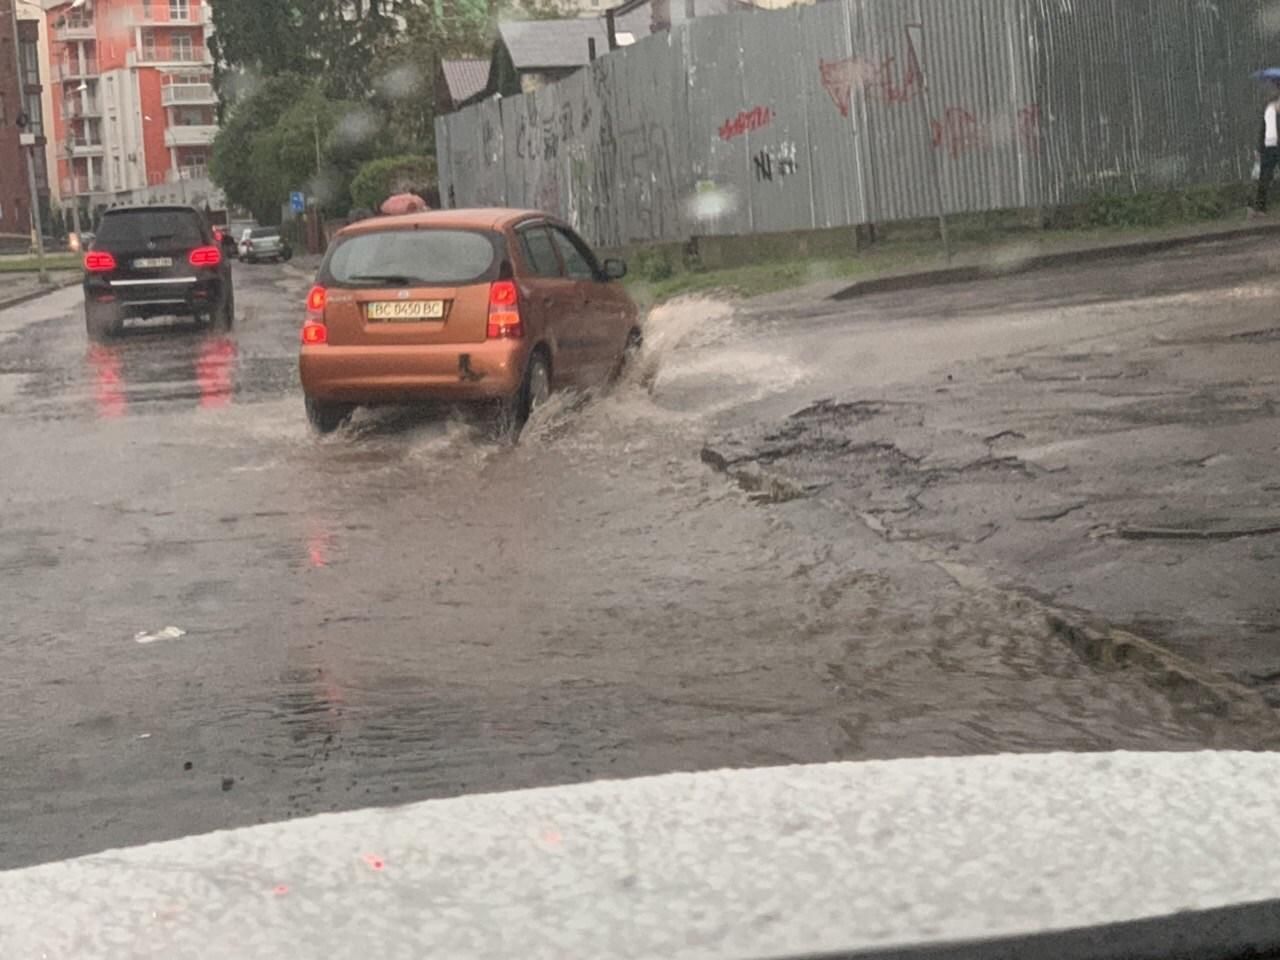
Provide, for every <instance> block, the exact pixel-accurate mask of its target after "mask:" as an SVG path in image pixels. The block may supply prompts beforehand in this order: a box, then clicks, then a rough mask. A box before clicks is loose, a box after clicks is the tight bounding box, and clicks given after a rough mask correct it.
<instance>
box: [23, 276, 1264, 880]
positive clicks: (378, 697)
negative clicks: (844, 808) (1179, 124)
mask: <svg viewBox="0 0 1280 960" xmlns="http://www.w3.org/2000/svg"><path fill="white" fill-rule="evenodd" d="M308 284H309V277H308V276H307V275H306V274H305V273H304V272H303V271H302V270H300V269H297V268H296V267H288V266H286V267H284V268H276V267H266V266H263V267H237V301H238V303H239V309H240V317H239V319H238V323H237V326H236V329H235V330H234V331H233V332H232V333H231V334H230V335H227V336H207V335H205V334H202V333H200V332H198V331H194V330H184V329H178V330H167V329H157V330H142V331H134V332H131V333H129V334H128V335H127V336H125V337H123V338H122V339H120V340H119V341H117V342H115V343H112V344H111V345H110V346H106V347H93V346H90V345H89V344H88V343H87V341H86V338H85V333H84V326H83V322H82V320H81V317H80V314H79V293H78V291H76V290H70V291H65V292H63V293H60V294H55V295H53V296H51V297H49V298H46V299H45V300H42V301H39V302H37V303H34V304H30V305H28V306H26V307H23V308H19V309H18V310H16V311H9V312H6V313H3V314H0V461H3V463H4V484H3V496H2V497H0V523H2V524H3V530H4V534H3V539H2V540H0V618H2V619H3V622H4V623H6V624H7V625H8V630H7V631H6V636H5V639H4V640H3V641H0V770H2V771H3V782H2V785H0V822H2V823H3V824H4V827H3V828H2V830H0V868H7V867H15V866H20V865H25V864H30V863H36V862H41V861H47V860H53V859H59V858H63V857H67V856H72V855H77V854H83V853H89V852H92V851H98V850H103V849H107V848H110V847H115V846H121V845H126V844H136V843H141V842H146V841H151V840H160V839H167V838H172V837H177V836H183V835H187V834H192V833H200V832H205V831H209V830H213V829H218V828H222V827H231V826H239V825H244V824H251V823H256V822H265V821H274V820H279V819H284V818H288V817H294V816H300V815H306V814H312V813H318V812H323V811H329V810H339V809H348V808H352V807H360V806H366V805H370V804H394V803H400V802H408V801H413V800H420V799H426V798H430V797H440V796H452V795H459V794H466V793H473V792H479V791H495V790H506V789H513V788H520V787H529V786H536V785H543V784H552V783H565V782H573V781H580V780H587V779H595V778H601V777H622V776H634V775H639V774H647V773H657V772H665V771H672V770H688V769H702V768H713V767H721V766H748V765H764V764H788V763H801V762H813V761H824V760H834V759H866V758H886V757H901V756H919V755H927V754H958V753H979V752H981V753H987V752H997V751H1006V750H1017V751H1021V750H1047V749H1070V750H1088V749H1106V748H1118V747H1135V748H1136V747H1146V748H1164V747H1169V748H1181V747H1190V746H1202V745H1213V746H1249V745H1252V744H1254V743H1256V742H1257V736H1258V733H1257V731H1256V730H1251V729H1246V728H1243V727H1240V726H1238V725H1235V726H1233V725H1232V724H1230V723H1229V722H1227V721H1226V720H1225V719H1223V718H1216V717H1213V716H1209V715H1206V714H1203V713H1201V712H1198V711H1195V710H1190V709H1187V708H1186V707H1183V706H1179V705H1178V704H1177V703H1176V702H1174V701H1171V700H1169V699H1168V698H1167V697H1166V696H1165V695H1164V694H1163V693H1162V692H1160V691H1159V690H1157V689H1155V688H1154V687H1151V686H1149V685H1147V684H1145V683H1143V682H1142V681H1141V679H1140V678H1136V677H1133V676H1129V675H1121V674H1116V673H1107V672H1101V671H1098V670H1096V669H1094V668H1093V667H1091V666H1089V665H1087V664H1085V663H1084V662H1082V661H1081V660H1079V659H1078V658H1077V657H1076V655H1075V654H1074V653H1072V652H1071V651H1070V650H1069V649H1068V648H1067V647H1066V646H1065V645H1064V644H1063V643H1062V642H1061V641H1060V640H1059V639H1057V638H1056V637H1054V636H1053V635H1052V634H1051V632H1050V631H1049V630H1048V629H1047V627H1046V624H1045V616H1044V611H1043V609H1042V608H1041V607H1039V606H1038V605H1037V604H1035V603H1033V602H1031V601H1029V600H1027V599H1025V598H1022V597H1019V596H1017V595H1015V594H1010V593H1007V592H1003V591H999V590H995V589H988V588H986V587H984V586H982V585H980V584H973V583H966V584H964V585H962V584H961V583H959V582H957V580H956V579H955V578H954V577H953V576H950V575H948V573H947V572H946V571H945V570H944V569H943V568H942V567H940V566H938V565H937V564H933V563H927V562H924V561H922V560H921V558H920V557H919V556H918V555H916V554H914V553H912V552H910V551H906V550H903V549H901V547H900V545H897V544H893V543H889V542H886V541H885V540H883V539H882V538H881V537H880V536H879V535H878V534H877V533H876V532H875V531H874V530H872V529H871V528H869V527H867V526H866V525H865V524H864V523H862V522H861V521H859V520H858V518H857V517H856V515H854V514H852V513H850V512H848V511H842V510H837V509H834V508H833V507H832V506H831V505H829V504H826V503H823V502H821V501H820V500H811V499H802V500H797V501H793V502H787V503H764V502H760V499H761V498H759V497H753V496H752V494H751V493H750V492H749V491H744V490H743V489H741V488H740V487H739V486H738V485H737V484H735V483H733V482H732V481H730V480H729V479H727V478H726V477H724V476H723V475H721V474H719V473H717V472H714V471H712V470H710V469H708V468H707V466H706V465H704V464H703V463H702V462H701V459H700V453H701V450H702V448H703V445H704V443H705V441H706V439H707V437H708V436H709V435H711V434H714V433H717V432H722V431H725V430H729V429H734V428H741V427H744V426H747V425H749V424H753V423H756V422H758V421H760V420H761V419H762V418H764V417H766V416H769V415H772V413H773V412H775V411H783V410H786V411H794V410H797V409H799V408H800V407H803V406H805V405H806V404H807V403H809V402H811V401H812V400H814V399H816V398H817V397H820V396H824V395H826V394H825V391H826V390H827V389H828V388H829V387H830V386H831V385H832V384H833V383H837V382H839V381H840V380H841V378H845V379H850V378H853V377H855V376H864V375H865V377H866V378H867V379H869V380H870V379H874V378H875V377H876V376H877V374H876V372H875V370H874V369H873V367H872V365H868V366H866V367H865V368H864V369H863V370H862V372H858V369H857V367H856V366H854V365H852V364H850V363H849V361H848V355H846V354H841V353H840V352H839V351H838V350H836V351H834V352H832V351H827V352H825V353H824V351H821V350H820V349H817V346H818V344H817V341H815V340H813V339H812V338H806V335H805V333H804V332H803V331H800V330H796V329H794V328H790V327H788V326H787V325H786V324H784V323H782V322H780V321H776V320H774V319H771V318H770V317H769V316H767V315H749V314H738V313H736V312H734V311H732V310H730V309H729V308H728V307H726V306H724V305H722V304H717V303H711V302H696V303H688V304H683V305H679V306H675V307H667V308H663V309H661V310H659V311H658V312H656V313H655V314H654V315H653V316H652V317H651V318H650V321H649V327H648V332H647V354H646V356H645V357H644V358H643V360H642V363H641V365H640V369H638V370H637V371H635V372H634V373H633V374H632V376H631V377H630V378H629V379H628V380H627V381H626V382H624V383H622V384H620V385H619V386H618V387H616V388H615V389H613V390H612V391H610V392H608V393H606V394H604V395H601V396H596V397H582V396H557V397H556V398H555V399H554V400H553V402H552V403H551V404H549V405H548V406H547V407H546V408H544V409H543V410H541V411H539V413H538V414H537V416H536V417H535V419H534V421H533V422H532V423H531V424H530V427H529V429H528V430H527V431H526V433H525V435H524V436H523V437H522V439H521V441H520V443H519V444H517V445H515V446H514V447H513V446H509V445H505V444H502V443H499V442H496V441H495V440H494V439H493V438H492V437H491V436H490V435H489V433H488V431H487V429H486V426H485V424H484V423H483V422H482V421H479V420H477V419H475V418H474V417H469V416H467V415H465V414H461V413H457V412H440V411H377V412H373V413H370V412H361V413H360V414H358V415H357V417H356V419H355V421H354V422H353V423H352V424H351V425H350V426H349V427H348V428H346V429H344V430H342V431H340V432H339V433H338V434H336V435H334V436H331V437H327V438H324V439H316V438H314V437H312V436H311V435H310V434H309V433H308V431H307V429H306V424H305V418H304V416H303V412H302V402H301V397H300V394H299V390H298V386H297V378H296V369H295V367H296V348H295V343H296V336H297V333H296V331H297V326H298V323H299V309H298V307H299V305H300V304H301V302H302V299H303V296H304V294H305V291H306V288H307V286H308ZM1051 328H1052V324H1051V323H1050V322H1049V321H1047V320H1046V321H1045V327H1044V329H1045V330H1050V329H1051ZM1023 334H1025V335H1027V336H1029V335H1030V334H1029V333H1027V331H1023ZM1048 335H1049V334H1046V336H1048ZM1002 336H1003V335H1002V334H1001V332H1000V331H999V330H998V329H992V330H991V331H989V332H988V334H986V335H985V339H983V338H982V337H978V336H976V335H974V336H973V337H971V338H970V339H969V340H968V341H967V342H966V344H965V346H964V348H963V349H966V350H977V351H982V350H991V351H995V352H998V351H999V349H1001V348H1000V345H999V342H1000V340H1001V339H1002ZM954 356H955V351H954V350H953V351H949V352H947V353H940V354H938V355H936V356H935V357H933V358H932V359H931V358H930V357H929V356H928V355H927V354H924V355H922V354H919V353H917V354H916V355H915V356H914V357H913V358H912V360H911V362H909V363H904V362H903V361H901V360H897V361H894V362H892V363H890V364H889V365H888V372H885V373H883V374H882V379H885V380H886V381H892V380H893V379H894V378H897V377H906V376H910V375H913V373H912V370H911V369H909V368H910V367H911V366H912V364H914V366H915V367H916V368H918V369H919V370H929V369H932V368H934V367H937V366H940V365H944V364H945V363H948V362H950V361H951V360H952V359H953V358H954ZM170 626H172V627H176V628H178V630H179V631H180V632H181V635H180V636H179V635H176V634H177V632H178V631H174V632H173V634H172V635H170V636H168V637H160V638H158V639H155V640H154V642H145V643H140V642H138V641H137V640H136V639H135V638H136V637H138V636H139V635H140V634H144V635H147V636H146V639H148V640H151V639H152V638H153V637H155V635H156V634H157V633H158V632H160V631H163V630H164V629H165V628H167V627H170Z"/></svg>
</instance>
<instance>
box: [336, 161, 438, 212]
mask: <svg viewBox="0 0 1280 960" xmlns="http://www.w3.org/2000/svg"><path fill="white" fill-rule="evenodd" d="M435 183H436V161H435V158H434V157H424V156H412V155H407V156H401V157H383V158H382V159H380V160H371V161H370V162H369V163H366V164H365V165H364V166H362V167H361V168H360V171H359V172H358V173H357V174H356V176H355V179H353V180H352V181H351V204H352V206H356V207H366V208H368V209H370V210H376V209H377V208H378V206H379V205H380V204H381V203H382V201H384V200H386V199H387V197H389V196H391V195H392V194H396V193H404V192H418V191H422V192H425V191H426V189H427V188H429V187H433V186H435Z"/></svg>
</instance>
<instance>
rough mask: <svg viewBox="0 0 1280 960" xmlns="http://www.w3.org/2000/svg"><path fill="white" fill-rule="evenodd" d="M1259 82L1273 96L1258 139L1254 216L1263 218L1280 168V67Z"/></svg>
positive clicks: (1262, 75)
mask: <svg viewBox="0 0 1280 960" xmlns="http://www.w3.org/2000/svg"><path fill="white" fill-rule="evenodd" d="M1256 76H1257V77H1258V79H1259V80H1266V81H1268V82H1269V83H1270V85H1271V95H1270V97H1269V98H1268V100H1267V105H1266V107H1264V108H1263V111H1262V129H1261V131H1260V136H1259V139H1258V196H1257V198H1256V200H1255V201H1254V205H1253V211H1252V214H1253V215H1254V216H1263V215H1265V214H1266V212H1267V194H1268V193H1269V192H1270V190H1271V181H1272V179H1273V178H1274V177H1275V174H1276V168H1277V167H1280V67H1268V68H1267V69H1266V70H1260V71H1258V73H1257V74H1256Z"/></svg>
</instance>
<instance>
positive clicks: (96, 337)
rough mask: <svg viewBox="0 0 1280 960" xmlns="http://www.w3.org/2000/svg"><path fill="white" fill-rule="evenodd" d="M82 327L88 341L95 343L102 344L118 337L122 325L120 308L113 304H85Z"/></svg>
mask: <svg viewBox="0 0 1280 960" xmlns="http://www.w3.org/2000/svg"><path fill="white" fill-rule="evenodd" d="M84 325H85V331H86V332H87V333H88V334H89V339H90V340H92V341H93V342H95V343H103V342H105V341H107V340H110V339H112V338H113V337H116V336H119V334H120V328H121V326H122V325H123V323H122V320H121V317H120V308H119V307H118V306H116V305H115V304H113V303H86V304H85V305H84Z"/></svg>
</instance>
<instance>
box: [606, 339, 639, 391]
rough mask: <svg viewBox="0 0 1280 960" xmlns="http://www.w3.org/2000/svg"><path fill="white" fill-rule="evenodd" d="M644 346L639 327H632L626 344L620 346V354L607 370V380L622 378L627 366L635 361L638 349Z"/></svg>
mask: <svg viewBox="0 0 1280 960" xmlns="http://www.w3.org/2000/svg"><path fill="white" fill-rule="evenodd" d="M643 348H644V334H643V333H641V332H640V328H639V327H632V328H631V331H630V332H629V333H628V334H627V343H626V346H624V347H623V348H622V356H620V357H619V358H618V361H617V363H615V364H614V365H613V369H612V370H611V371H609V382H610V383H611V384H612V383H617V382H618V381H619V380H621V379H622V375H623V374H625V373H626V372H627V368H628V367H630V366H631V365H632V364H634V363H635V362H636V358H637V357H639V356H640V351H641V350H642V349H643Z"/></svg>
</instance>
